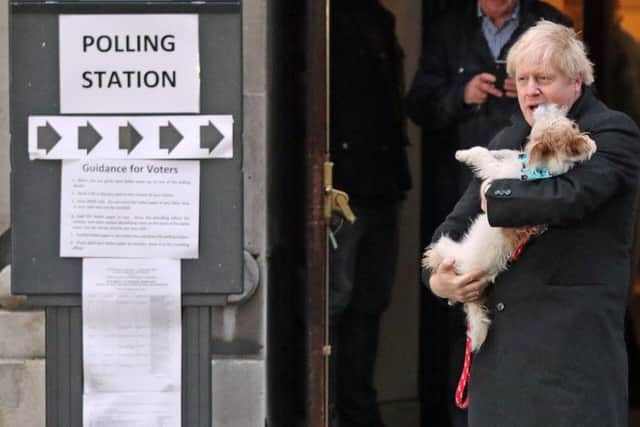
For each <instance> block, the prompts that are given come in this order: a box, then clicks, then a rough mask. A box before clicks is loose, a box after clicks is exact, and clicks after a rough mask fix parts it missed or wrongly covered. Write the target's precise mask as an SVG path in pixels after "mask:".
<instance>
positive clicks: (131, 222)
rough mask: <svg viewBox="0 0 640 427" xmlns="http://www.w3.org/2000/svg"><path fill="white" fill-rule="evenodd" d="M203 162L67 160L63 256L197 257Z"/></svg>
mask: <svg viewBox="0 0 640 427" xmlns="http://www.w3.org/2000/svg"><path fill="white" fill-rule="evenodd" d="M199 187H200V163H199V162H198V161H186V160H155V161H151V160H130V161H126V160H64V161H63V162H62V183H61V200H60V256H62V257H123V258H197V257H198V223H199V210H200V209H199V202H200V196H199V191H200V189H199Z"/></svg>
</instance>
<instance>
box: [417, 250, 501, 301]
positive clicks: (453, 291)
mask: <svg viewBox="0 0 640 427" xmlns="http://www.w3.org/2000/svg"><path fill="white" fill-rule="evenodd" d="M484 274H485V272H484V271H479V270H478V271H473V272H471V273H467V274H458V273H457V272H456V269H455V261H454V260H453V259H445V260H444V261H442V262H441V263H440V265H439V266H438V268H436V270H435V271H432V272H431V277H430V278H429V287H430V288H431V292H433V293H434V294H435V295H437V296H439V297H440V298H446V299H448V300H450V301H458V302H463V303H467V302H477V301H479V300H480V299H481V297H482V292H483V291H484V289H485V288H486V287H487V286H488V285H489V282H488V281H487V280H486V279H483V278H482V277H483V276H484Z"/></svg>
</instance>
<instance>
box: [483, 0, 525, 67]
mask: <svg viewBox="0 0 640 427" xmlns="http://www.w3.org/2000/svg"><path fill="white" fill-rule="evenodd" d="M519 11H520V2H519V1H516V7H515V8H514V9H513V13H512V14H511V17H509V18H507V20H506V21H504V23H503V24H502V27H501V28H498V27H496V26H495V24H494V23H493V21H491V18H489V17H488V16H485V14H484V12H482V9H481V8H480V2H479V1H478V18H481V19H482V33H483V34H484V38H485V39H487V44H489V49H491V54H492V55H493V59H498V56H499V55H500V51H501V50H502V48H503V47H504V45H505V44H507V42H508V41H509V39H510V38H511V35H512V34H513V32H514V31H515V30H516V28H518V23H519V22H520V19H519V18H518V12H519Z"/></svg>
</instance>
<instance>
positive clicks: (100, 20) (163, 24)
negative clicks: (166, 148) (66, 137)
mask: <svg viewBox="0 0 640 427" xmlns="http://www.w3.org/2000/svg"><path fill="white" fill-rule="evenodd" d="M59 29H60V33H59V34H60V45H59V46H60V51H59V58H60V112H61V113H62V114H85V113H105V114H106V113H199V110H200V64H199V45H198V16H197V15H196V14H144V15H142V14H139V15H137V14H123V15H102V14H101V15H60V17H59Z"/></svg>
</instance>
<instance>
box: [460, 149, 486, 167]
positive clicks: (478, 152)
mask: <svg viewBox="0 0 640 427" xmlns="http://www.w3.org/2000/svg"><path fill="white" fill-rule="evenodd" d="M487 153H488V150H487V149H486V148H484V147H479V146H476V147H471V148H467V149H466V150H458V151H456V160H458V161H459V162H462V163H466V164H468V165H474V164H476V163H477V162H478V161H480V159H482V158H483V157H484V156H486V155H487Z"/></svg>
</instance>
